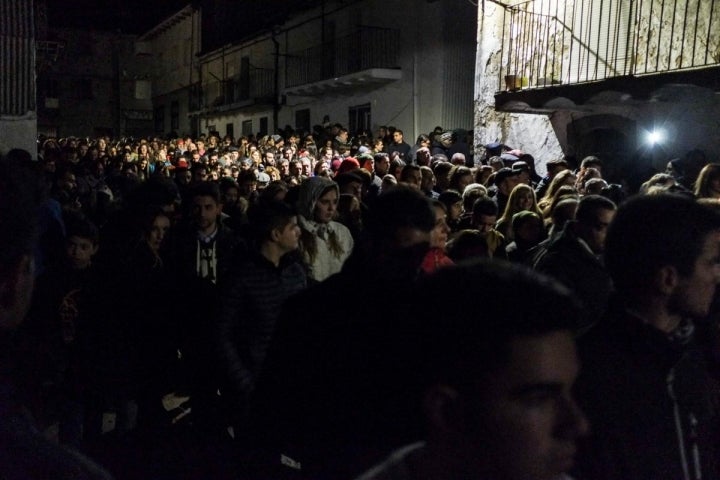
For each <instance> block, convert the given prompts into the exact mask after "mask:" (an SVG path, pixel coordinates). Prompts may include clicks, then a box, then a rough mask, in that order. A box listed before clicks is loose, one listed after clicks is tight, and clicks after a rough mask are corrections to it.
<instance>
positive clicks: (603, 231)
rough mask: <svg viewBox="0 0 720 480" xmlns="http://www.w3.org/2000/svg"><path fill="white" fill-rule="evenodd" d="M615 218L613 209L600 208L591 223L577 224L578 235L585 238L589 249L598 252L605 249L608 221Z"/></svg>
mask: <svg viewBox="0 0 720 480" xmlns="http://www.w3.org/2000/svg"><path fill="white" fill-rule="evenodd" d="M613 218H615V210H607V209H604V208H601V209H599V210H598V213H597V215H596V217H595V223H594V224H593V225H579V232H578V235H579V236H580V237H581V238H582V239H583V240H585V243H587V244H588V246H589V247H590V249H591V250H592V251H593V252H594V253H596V254H600V253H603V252H604V251H605V237H607V231H608V227H609V226H610V222H612V220H613Z"/></svg>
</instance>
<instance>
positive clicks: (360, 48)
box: [285, 27, 399, 87]
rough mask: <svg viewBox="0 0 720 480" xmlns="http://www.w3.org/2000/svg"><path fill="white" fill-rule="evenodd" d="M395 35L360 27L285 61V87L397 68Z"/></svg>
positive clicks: (373, 28)
mask: <svg viewBox="0 0 720 480" xmlns="http://www.w3.org/2000/svg"><path fill="white" fill-rule="evenodd" d="M398 42H399V31H398V30H394V29H387V28H379V27H361V28H359V29H358V30H357V31H356V32H354V33H351V34H350V35H346V36H344V37H340V38H336V39H334V40H332V41H330V42H326V43H324V44H321V45H316V46H313V47H311V48H308V49H306V50H302V51H300V52H295V53H291V54H289V55H288V56H287V57H286V64H285V65H286V66H285V86H286V87H296V86H298V85H305V84H307V83H312V82H318V81H321V80H325V79H328V78H334V77H340V76H343V75H348V74H351V73H356V72H360V71H362V70H366V69H369V68H397V66H398V65H397V55H396V52H397V49H398V45H399V43H398Z"/></svg>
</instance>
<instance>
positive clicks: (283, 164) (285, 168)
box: [280, 160, 290, 175]
mask: <svg viewBox="0 0 720 480" xmlns="http://www.w3.org/2000/svg"><path fill="white" fill-rule="evenodd" d="M280 173H281V174H282V175H290V162H289V161H288V160H281V161H280Z"/></svg>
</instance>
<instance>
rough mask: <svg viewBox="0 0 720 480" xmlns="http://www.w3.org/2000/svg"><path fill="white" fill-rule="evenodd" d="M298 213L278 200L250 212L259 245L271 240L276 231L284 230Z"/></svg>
mask: <svg viewBox="0 0 720 480" xmlns="http://www.w3.org/2000/svg"><path fill="white" fill-rule="evenodd" d="M296 215H297V213H296V212H295V209H293V208H292V207H291V206H290V205H288V204H286V203H284V202H278V201H277V200H267V201H264V202H261V203H258V204H256V205H253V206H252V208H250V210H249V211H248V219H249V220H250V230H251V232H252V236H253V239H254V240H255V241H256V242H257V243H258V245H259V244H261V243H262V242H265V241H267V240H269V239H270V235H271V234H272V232H273V230H275V229H280V230H281V229H283V228H285V226H286V225H287V224H288V223H290V220H291V219H292V218H293V217H295V216H296Z"/></svg>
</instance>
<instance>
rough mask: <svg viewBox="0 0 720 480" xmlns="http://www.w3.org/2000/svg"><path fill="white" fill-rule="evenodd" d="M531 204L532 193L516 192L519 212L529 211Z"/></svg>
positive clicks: (526, 191)
mask: <svg viewBox="0 0 720 480" xmlns="http://www.w3.org/2000/svg"><path fill="white" fill-rule="evenodd" d="M532 204H533V198H532V193H531V192H530V191H529V190H523V191H522V192H518V200H517V206H518V209H519V210H530V208H531V207H532Z"/></svg>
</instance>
